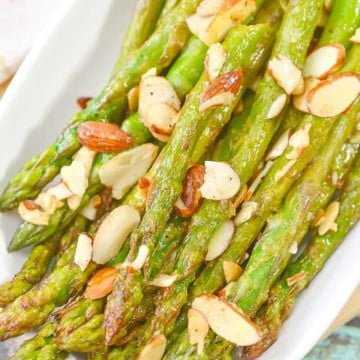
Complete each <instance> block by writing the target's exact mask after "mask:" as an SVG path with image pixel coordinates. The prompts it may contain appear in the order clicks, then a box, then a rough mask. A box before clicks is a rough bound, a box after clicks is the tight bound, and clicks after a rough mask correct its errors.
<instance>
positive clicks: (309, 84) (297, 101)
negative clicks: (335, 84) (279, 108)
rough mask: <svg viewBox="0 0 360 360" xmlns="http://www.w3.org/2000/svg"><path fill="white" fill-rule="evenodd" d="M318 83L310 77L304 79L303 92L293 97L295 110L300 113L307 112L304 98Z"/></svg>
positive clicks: (318, 81)
mask: <svg viewBox="0 0 360 360" xmlns="http://www.w3.org/2000/svg"><path fill="white" fill-rule="evenodd" d="M319 83H320V80H319V79H315V78H312V77H309V78H306V79H305V83H304V84H305V85H304V92H303V93H302V94H301V95H296V96H293V105H294V107H295V108H296V109H298V110H300V111H302V112H306V113H308V112H309V108H308V104H307V102H306V98H307V96H308V93H309V92H310V90H311V89H312V88H314V87H315V86H316V85H317V84H319Z"/></svg>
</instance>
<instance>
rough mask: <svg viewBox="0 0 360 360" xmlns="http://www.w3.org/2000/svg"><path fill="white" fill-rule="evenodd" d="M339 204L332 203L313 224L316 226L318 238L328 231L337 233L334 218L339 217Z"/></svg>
mask: <svg viewBox="0 0 360 360" xmlns="http://www.w3.org/2000/svg"><path fill="white" fill-rule="evenodd" d="M339 209H340V203H339V202H338V201H333V202H332V203H331V204H330V205H329V206H328V207H327V208H326V210H325V213H324V215H323V216H322V217H321V218H320V219H319V220H318V221H317V223H316V224H315V225H316V226H318V233H319V235H320V236H322V235H325V234H326V233H327V232H328V231H330V230H331V231H334V232H336V231H337V224H336V218H337V217H338V215H339Z"/></svg>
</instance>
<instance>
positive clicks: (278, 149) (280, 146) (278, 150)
mask: <svg viewBox="0 0 360 360" xmlns="http://www.w3.org/2000/svg"><path fill="white" fill-rule="evenodd" d="M290 134H291V131H290V129H288V130H286V131H285V132H284V133H283V134H282V135H281V136H280V137H279V139H278V141H277V142H276V143H275V144H274V146H273V147H272V148H271V150H270V152H269V153H268V154H267V156H266V161H268V160H274V159H276V158H278V157H279V156H281V155H282V154H283V153H284V151H285V150H286V148H287V147H288V146H289V139H290Z"/></svg>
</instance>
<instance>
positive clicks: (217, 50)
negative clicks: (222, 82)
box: [205, 43, 227, 81]
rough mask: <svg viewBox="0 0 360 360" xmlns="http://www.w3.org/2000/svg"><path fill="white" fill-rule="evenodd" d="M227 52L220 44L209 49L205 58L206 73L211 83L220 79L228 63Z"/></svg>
mask: <svg viewBox="0 0 360 360" xmlns="http://www.w3.org/2000/svg"><path fill="white" fill-rule="evenodd" d="M226 57H227V54H226V51H225V49H224V47H223V46H222V45H221V44H220V43H216V44H213V45H211V46H210V47H209V49H208V51H207V53H206V58H205V71H206V73H207V75H208V77H209V79H210V80H211V81H213V80H214V79H215V78H217V77H218V75H219V74H220V72H221V69H222V68H223V66H224V64H225V61H226Z"/></svg>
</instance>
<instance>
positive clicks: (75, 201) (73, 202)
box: [67, 195, 82, 211]
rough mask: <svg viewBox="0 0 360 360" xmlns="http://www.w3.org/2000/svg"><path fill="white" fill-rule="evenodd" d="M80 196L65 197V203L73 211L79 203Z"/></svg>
mask: <svg viewBox="0 0 360 360" xmlns="http://www.w3.org/2000/svg"><path fill="white" fill-rule="evenodd" d="M81 200H82V196H79V195H72V196H70V197H68V198H67V204H68V206H69V209H70V210H73V211H75V210H76V209H77V208H78V207H79V206H80V204H81Z"/></svg>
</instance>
